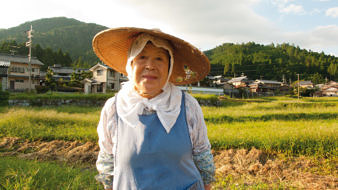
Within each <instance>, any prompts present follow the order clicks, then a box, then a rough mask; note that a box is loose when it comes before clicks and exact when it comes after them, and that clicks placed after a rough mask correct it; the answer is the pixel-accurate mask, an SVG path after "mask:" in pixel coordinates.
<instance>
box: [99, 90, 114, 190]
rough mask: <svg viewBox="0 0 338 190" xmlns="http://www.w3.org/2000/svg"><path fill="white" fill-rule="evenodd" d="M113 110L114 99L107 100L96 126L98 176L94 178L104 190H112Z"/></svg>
mask: <svg viewBox="0 0 338 190" xmlns="http://www.w3.org/2000/svg"><path fill="white" fill-rule="evenodd" d="M115 109H116V108H115V98H114V97H113V98H110V99H108V100H107V102H106V103H105V105H104V106H103V108H102V111H101V116H100V121H99V124H98V126H97V133H98V136H99V147H100V151H99V154H98V158H97V161H96V168H97V170H98V172H99V174H98V175H96V176H95V178H96V180H97V181H99V182H101V183H102V184H103V186H104V188H105V189H109V188H112V185H113V179H114V175H113V174H114V142H113V138H112V136H113V135H114V131H115V130H113V127H114V126H115V125H116V122H115V118H114V116H115V114H114V113H115V111H116V110H115Z"/></svg>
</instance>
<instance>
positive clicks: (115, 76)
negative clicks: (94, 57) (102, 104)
mask: <svg viewBox="0 0 338 190" xmlns="http://www.w3.org/2000/svg"><path fill="white" fill-rule="evenodd" d="M89 70H90V71H91V72H92V73H93V77H92V78H91V79H88V78H87V79H85V80H84V92H85V93H100V92H101V93H106V92H107V90H111V91H118V90H120V89H121V83H122V82H125V81H127V80H128V79H127V77H125V76H124V75H123V74H121V73H119V72H117V71H115V70H113V69H112V68H110V67H109V66H107V65H105V64H102V63H98V64H96V65H94V66H93V67H91V68H90V69H89Z"/></svg>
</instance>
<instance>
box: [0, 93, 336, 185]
mask: <svg viewBox="0 0 338 190" xmlns="http://www.w3.org/2000/svg"><path fill="white" fill-rule="evenodd" d="M197 98H204V99H205V97H204V96H203V95H200V96H197ZM212 98H213V100H212V101H215V100H214V97H212ZM222 105H223V106H221V107H206V106H203V107H202V110H203V113H204V117H205V121H206V124H207V127H208V136H209V140H210V142H211V144H212V147H213V149H214V150H221V149H230V148H234V149H241V148H245V149H251V148H252V147H255V148H257V149H259V150H263V151H265V152H270V153H282V154H285V155H287V156H302V155H305V156H311V157H316V158H325V159H326V158H328V159H330V160H332V158H333V160H336V158H337V153H338V152H337V151H338V135H337V134H338V98H303V99H301V100H297V99H293V98H287V97H268V98H259V99H247V100H240V99H231V100H227V99H226V100H224V101H223V102H222ZM100 110H101V108H100V107H77V106H59V107H0V137H21V138H24V139H28V140H31V141H34V140H43V141H51V140H55V139H59V140H70V141H73V140H78V141H82V142H86V141H91V142H97V133H96V126H97V123H98V121H99V116H100ZM12 160H14V161H13V162H12ZM15 162H18V163H20V164H21V165H25V164H26V165H29V164H33V165H34V164H35V166H34V167H33V166H32V167H27V168H26V169H22V168H24V167H22V168H21V169H20V167H19V166H20V164H18V165H17V166H18V167H16V165H15V164H14V163H15ZM25 162H29V163H25ZM332 163H335V161H334V162H330V164H331V165H330V167H331V166H332ZM48 164H50V163H47V165H48ZM52 164H53V163H52ZM333 165H334V164H333ZM1 167H2V168H1ZM39 167H40V166H39V163H36V162H34V161H33V162H31V161H23V160H22V161H17V160H15V159H13V158H1V159H0V172H1V171H6V173H5V174H4V173H0V176H2V175H5V176H6V178H4V179H6V180H5V181H1V184H2V185H4V184H5V185H6V184H7V185H8V187H14V186H15V185H20V184H21V185H24V183H28V182H24V181H27V180H28V181H29V184H31V183H36V184H41V185H40V186H31V187H34V188H33V189H39V188H40V187H41V189H44V187H50V188H51V187H53V189H54V187H55V188H56V189H76V187H86V188H80V189H95V188H97V187H96V186H95V185H93V183H94V182H93V180H92V179H91V180H87V182H84V181H82V180H81V179H80V178H82V177H78V176H75V177H74V176H73V177H69V178H67V177H64V178H63V179H56V180H59V182H58V183H60V184H62V185H64V186H55V185H57V184H54V185H53V184H48V183H49V182H48V183H47V182H45V183H43V182H41V181H36V180H37V177H34V176H37V175H42V174H41V172H42V169H39ZM41 167H42V165H41ZM46 167H50V168H54V167H55V168H56V169H55V172H57V171H58V170H64V171H65V172H68V173H67V174H66V173H65V174H62V176H71V173H72V172H73V170H74V171H77V172H78V170H77V168H72V167H70V169H67V168H69V166H60V167H61V168H63V169H58V168H57V166H55V165H50V166H46ZM43 170H45V169H43ZM50 170H52V169H50ZM50 172H54V171H50ZM18 173H24V174H20V175H18ZM79 173H81V172H79ZM44 175H46V176H49V175H53V174H44ZM88 175H89V174H88ZM90 175H94V174H90ZM13 176H16V177H13ZM91 177H93V176H91ZM84 179H87V178H84ZM20 180H21V181H20ZM77 180H80V181H77ZM47 181H48V180H47ZM63 181H65V182H63ZM72 181H74V183H73V182H72ZM222 183H226V184H227V185H224V186H223V187H225V186H226V187H229V188H231V189H238V188H239V189H241V188H242V186H241V185H239V186H236V185H229V183H233V184H236V183H238V181H234V180H232V179H230V178H229V179H228V178H226V179H220V180H219V181H218V185H220V186H222ZM49 185H51V186H49ZM81 185H83V186H81ZM264 187H268V185H267V184H264V183H263V184H258V185H254V186H251V188H253V189H260V188H264ZM269 187H270V188H271V186H269ZM281 187H283V184H277V186H276V188H281ZM9 189H11V188H9ZM14 189H24V187H22V188H14ZM28 189H29V188H28ZM243 189H246V188H245V186H243Z"/></svg>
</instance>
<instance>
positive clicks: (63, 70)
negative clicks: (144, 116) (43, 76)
mask: <svg viewBox="0 0 338 190" xmlns="http://www.w3.org/2000/svg"><path fill="white" fill-rule="evenodd" d="M48 69H50V70H52V71H53V78H54V79H55V80H57V81H58V80H60V79H62V80H63V81H70V78H71V76H72V73H74V72H75V73H80V72H81V71H85V72H86V71H89V70H88V69H74V68H72V67H62V66H61V65H60V64H55V65H53V66H49V67H48Z"/></svg>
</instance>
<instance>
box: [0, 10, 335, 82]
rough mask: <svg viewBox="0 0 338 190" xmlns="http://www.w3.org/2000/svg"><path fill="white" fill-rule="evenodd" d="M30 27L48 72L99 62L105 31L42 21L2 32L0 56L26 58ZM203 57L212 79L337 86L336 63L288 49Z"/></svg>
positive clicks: (256, 48) (223, 51)
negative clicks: (96, 47)
mask: <svg viewBox="0 0 338 190" xmlns="http://www.w3.org/2000/svg"><path fill="white" fill-rule="evenodd" d="M31 24H32V25H33V30H34V33H33V35H34V38H33V45H34V46H36V45H37V44H39V46H40V47H34V48H35V49H34V50H33V55H34V54H35V56H37V57H43V56H42V55H40V56H39V55H38V54H37V52H36V49H41V48H43V50H40V51H39V52H42V53H43V52H47V53H48V55H47V54H46V53H43V55H44V61H45V62H46V66H48V65H52V64H54V63H58V64H62V65H68V64H72V66H74V65H79V66H85V67H89V66H90V65H93V64H95V63H96V61H98V59H97V57H96V56H95V55H94V53H93V51H92V47H91V42H92V39H93V37H94V35H95V34H96V33H97V32H99V31H101V30H104V29H106V28H107V27H105V26H100V25H97V24H89V23H84V22H80V21H78V20H75V19H70V18H65V17H56V18H45V19H40V20H35V21H31V22H26V23H24V24H21V25H19V26H17V27H13V28H9V29H0V46H1V47H0V52H1V51H2V52H3V53H9V52H11V50H12V49H13V50H16V52H17V53H21V54H23V55H27V52H26V51H27V48H26V47H25V46H24V42H26V41H27V37H26V33H25V31H27V30H28V29H29V28H30V25H31ZM9 40H12V41H9ZM5 41H6V43H4V42H5ZM14 41H15V42H14ZM13 44H14V45H13ZM15 44H17V45H15ZM12 46H20V47H17V49H15V48H14V47H13V48H11V47H12ZM34 51H35V52H34ZM52 51H54V52H55V53H54V54H58V55H59V57H64V58H61V59H59V60H61V61H58V60H54V61H53V60H52V59H53V52H52ZM63 52H64V53H65V54H64V55H63ZM68 54H69V55H68ZM205 54H206V55H207V56H208V58H209V59H210V62H211V64H212V66H211V73H210V74H211V75H225V76H227V77H233V76H240V75H242V74H244V75H246V76H248V77H249V78H250V79H259V78H262V79H267V80H279V81H281V80H282V78H283V77H284V79H286V80H287V81H288V82H290V81H295V80H296V79H297V74H300V77H301V79H302V80H311V81H313V82H315V83H321V82H324V81H325V79H328V80H338V58H337V57H335V56H330V55H325V54H324V53H323V52H322V53H317V52H312V51H308V50H305V49H301V48H300V47H295V46H293V45H289V44H277V45H274V44H271V45H260V44H256V43H254V42H249V43H245V44H244V43H243V44H232V43H224V44H222V45H219V46H217V47H215V48H213V49H210V50H208V51H205ZM68 56H70V57H71V60H70V62H69V61H68V62H69V63H68V62H67V64H66V63H64V61H63V60H64V59H67V60H69V59H68ZM59 62H62V63H59ZM68 66H69V65H68Z"/></svg>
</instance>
